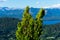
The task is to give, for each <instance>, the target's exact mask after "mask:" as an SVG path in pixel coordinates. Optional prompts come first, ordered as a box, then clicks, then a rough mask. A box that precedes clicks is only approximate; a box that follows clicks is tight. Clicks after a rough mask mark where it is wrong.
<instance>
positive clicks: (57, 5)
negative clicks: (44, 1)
mask: <svg viewBox="0 0 60 40" xmlns="http://www.w3.org/2000/svg"><path fill="white" fill-rule="evenodd" d="M44 8H60V4H54V5H51V6H46V7H44Z"/></svg>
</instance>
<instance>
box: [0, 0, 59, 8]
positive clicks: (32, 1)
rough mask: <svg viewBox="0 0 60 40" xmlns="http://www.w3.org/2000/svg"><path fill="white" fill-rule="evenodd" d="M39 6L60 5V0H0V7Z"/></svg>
mask: <svg viewBox="0 0 60 40" xmlns="http://www.w3.org/2000/svg"><path fill="white" fill-rule="evenodd" d="M27 5H28V6H30V7H34V8H41V7H43V8H44V7H51V6H53V7H54V6H56V5H58V6H60V0H0V7H10V8H13V7H14V8H25V7H26V6H27Z"/></svg>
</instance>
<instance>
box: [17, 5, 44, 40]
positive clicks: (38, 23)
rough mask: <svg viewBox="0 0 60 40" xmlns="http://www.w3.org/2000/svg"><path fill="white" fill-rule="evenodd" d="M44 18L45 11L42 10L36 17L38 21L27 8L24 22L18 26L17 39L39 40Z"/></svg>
mask: <svg viewBox="0 0 60 40" xmlns="http://www.w3.org/2000/svg"><path fill="white" fill-rule="evenodd" d="M43 16H44V10H43V9H41V10H40V11H39V12H38V14H37V15H36V19H33V18H32V16H31V15H30V13H29V7H28V6H27V7H26V9H25V10H24V13H23V18H22V21H21V22H18V24H17V31H16V39H17V40H39V36H40V35H41V31H42V20H41V19H42V18H43Z"/></svg>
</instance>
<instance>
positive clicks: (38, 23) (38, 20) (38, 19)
mask: <svg viewBox="0 0 60 40" xmlns="http://www.w3.org/2000/svg"><path fill="white" fill-rule="evenodd" d="M44 15H45V11H44V9H42V8H41V9H40V11H39V12H38V14H37V15H36V20H35V23H34V39H35V40H39V36H40V35H41V34H42V33H41V32H42V25H43V24H42V23H43V20H42V18H43V16H44Z"/></svg>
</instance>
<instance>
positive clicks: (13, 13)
mask: <svg viewBox="0 0 60 40" xmlns="http://www.w3.org/2000/svg"><path fill="white" fill-rule="evenodd" d="M39 9H40V8H33V7H31V8H30V11H29V12H30V14H31V15H32V16H33V18H35V16H36V14H37V12H38V11H39ZM23 11H24V9H20V8H8V7H0V18H3V17H9V18H19V19H21V18H22V14H23ZM59 17H60V8H45V16H44V18H43V21H44V22H43V24H55V23H59V22H60V18H59Z"/></svg>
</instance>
